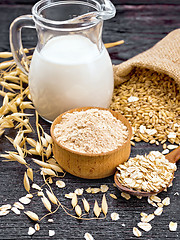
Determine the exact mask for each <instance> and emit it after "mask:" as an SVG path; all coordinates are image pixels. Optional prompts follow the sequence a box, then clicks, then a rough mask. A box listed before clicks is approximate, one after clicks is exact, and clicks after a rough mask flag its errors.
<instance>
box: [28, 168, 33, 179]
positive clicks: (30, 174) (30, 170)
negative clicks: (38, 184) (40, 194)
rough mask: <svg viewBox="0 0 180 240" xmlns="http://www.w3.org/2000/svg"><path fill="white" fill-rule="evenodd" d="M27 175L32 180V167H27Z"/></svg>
mask: <svg viewBox="0 0 180 240" xmlns="http://www.w3.org/2000/svg"><path fill="white" fill-rule="evenodd" d="M27 175H28V177H29V178H30V179H31V181H32V182H33V170H32V168H28V169H27Z"/></svg>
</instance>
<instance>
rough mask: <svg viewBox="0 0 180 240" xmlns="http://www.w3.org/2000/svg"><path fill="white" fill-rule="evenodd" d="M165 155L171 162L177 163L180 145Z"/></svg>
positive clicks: (179, 157) (179, 156) (179, 155)
mask: <svg viewBox="0 0 180 240" xmlns="http://www.w3.org/2000/svg"><path fill="white" fill-rule="evenodd" d="M165 157H166V159H168V160H169V161H170V162H172V163H176V162H177V161H178V160H179V159H180V146H179V147H178V148H176V149H174V150H173V151H172V152H170V153H168V154H167V155H166V156H165Z"/></svg>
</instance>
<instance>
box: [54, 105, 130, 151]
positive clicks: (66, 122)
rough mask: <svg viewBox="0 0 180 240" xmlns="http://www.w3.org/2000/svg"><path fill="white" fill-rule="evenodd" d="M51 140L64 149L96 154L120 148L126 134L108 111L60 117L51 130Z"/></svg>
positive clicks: (92, 110) (82, 112) (91, 110)
mask: <svg viewBox="0 0 180 240" xmlns="http://www.w3.org/2000/svg"><path fill="white" fill-rule="evenodd" d="M54 136H55V138H56V139H57V141H58V142H59V143H60V144H61V145H63V146H64V147H66V148H68V149H71V150H74V151H78V152H81V153H91V154H99V153H105V152H108V151H112V150H114V149H116V148H117V147H118V146H121V145H122V144H123V143H124V142H125V141H126V139H127V136H128V131H127V127H126V126H125V125H124V124H123V123H122V122H121V121H120V120H117V119H116V118H115V117H114V116H113V115H112V114H111V113H110V112H109V111H107V110H98V109H89V110H86V111H80V112H73V113H66V114H65V115H63V117H62V119H61V122H60V123H59V124H57V125H56V126H55V128H54Z"/></svg>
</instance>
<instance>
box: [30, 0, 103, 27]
mask: <svg viewBox="0 0 180 240" xmlns="http://www.w3.org/2000/svg"><path fill="white" fill-rule="evenodd" d="M43 4H44V6H41V5H43ZM60 4H82V5H83V4H84V5H87V6H90V7H92V8H94V10H95V11H97V12H99V11H102V7H101V4H100V2H98V1H97V0H89V1H85V0H66V1H65V0H52V1H51V2H50V1H48V0H40V1H38V2H37V3H36V4H35V5H34V6H33V7H32V14H33V19H34V21H35V22H36V23H37V24H40V23H41V25H44V27H46V28H51V29H56V28H58V29H60V28H61V27H60V26H61V25H63V31H64V30H65V29H66V28H64V26H66V25H67V26H68V25H69V26H68V27H67V28H68V30H69V28H73V29H75V28H77V29H82V27H83V26H79V25H80V24H77V22H75V23H73V22H70V20H71V19H68V20H64V21H59V20H51V19H49V18H45V17H43V16H41V15H40V14H41V11H42V10H44V9H45V6H46V7H47V8H48V7H52V6H55V5H60ZM39 7H40V8H39ZM38 8H39V9H38ZM100 21H102V19H96V21H94V22H89V24H87V23H86V25H84V27H86V28H87V27H88V26H92V24H93V25H96V24H97V23H99V22H100ZM48 24H49V25H48Z"/></svg>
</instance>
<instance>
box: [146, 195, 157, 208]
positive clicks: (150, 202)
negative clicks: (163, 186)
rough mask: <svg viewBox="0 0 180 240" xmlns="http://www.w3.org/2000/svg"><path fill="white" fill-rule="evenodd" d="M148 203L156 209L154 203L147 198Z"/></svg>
mask: <svg viewBox="0 0 180 240" xmlns="http://www.w3.org/2000/svg"><path fill="white" fill-rule="evenodd" d="M147 201H148V203H149V204H151V205H152V206H153V207H157V204H156V203H154V202H153V201H152V200H151V199H150V198H149V197H148V199H147Z"/></svg>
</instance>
